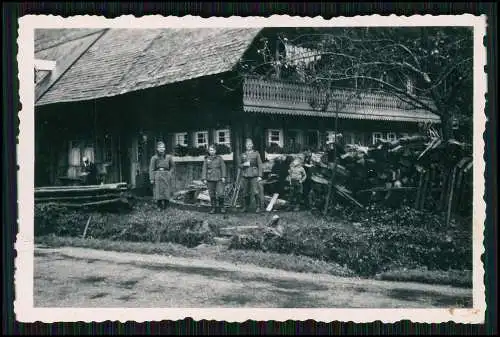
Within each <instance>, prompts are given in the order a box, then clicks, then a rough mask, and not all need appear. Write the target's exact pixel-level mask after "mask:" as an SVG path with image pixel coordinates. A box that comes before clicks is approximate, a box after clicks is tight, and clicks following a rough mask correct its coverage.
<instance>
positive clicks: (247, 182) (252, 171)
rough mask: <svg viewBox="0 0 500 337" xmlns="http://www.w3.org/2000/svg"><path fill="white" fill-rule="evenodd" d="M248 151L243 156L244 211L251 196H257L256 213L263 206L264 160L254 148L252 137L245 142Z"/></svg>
mask: <svg viewBox="0 0 500 337" xmlns="http://www.w3.org/2000/svg"><path fill="white" fill-rule="evenodd" d="M245 146H246V152H245V153H243V155H242V156H241V163H240V169H241V173H242V174H241V175H242V177H243V179H242V180H241V184H242V189H243V196H244V201H243V212H246V211H247V207H248V205H249V204H250V202H251V200H252V199H251V198H252V197H255V203H256V206H257V209H256V210H255V211H256V213H259V212H260V208H261V207H262V202H263V200H261V196H260V188H259V183H260V181H261V180H262V160H261V159H260V154H259V152H257V151H254V149H253V142H252V140H251V139H250V138H248V139H247V140H246V143H245Z"/></svg>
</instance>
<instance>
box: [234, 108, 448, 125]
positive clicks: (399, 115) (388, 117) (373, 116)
mask: <svg viewBox="0 0 500 337" xmlns="http://www.w3.org/2000/svg"><path fill="white" fill-rule="evenodd" d="M243 110H244V111H245V112H254V113H263V114H270V115H285V116H308V117H323V118H336V117H338V118H341V119H353V120H371V121H393V122H412V123H418V122H426V123H435V124H438V123H441V119H440V118H439V116H437V115H434V114H428V115H421V114H415V113H412V112H411V111H405V110H395V111H387V110H384V111H383V110H380V111H369V110H368V109H367V110H363V109H359V111H357V112H339V113H332V112H331V111H321V110H314V109H290V108H279V107H265V106H255V105H244V106H243Z"/></svg>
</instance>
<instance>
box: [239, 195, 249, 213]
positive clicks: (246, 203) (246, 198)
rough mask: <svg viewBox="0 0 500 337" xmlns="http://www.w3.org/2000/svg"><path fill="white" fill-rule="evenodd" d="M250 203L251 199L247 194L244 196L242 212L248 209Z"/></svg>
mask: <svg viewBox="0 0 500 337" xmlns="http://www.w3.org/2000/svg"><path fill="white" fill-rule="evenodd" d="M249 203H250V200H249V198H248V197H247V196H245V197H244V198H243V208H242V209H241V212H242V213H246V211H247V210H248V204H249Z"/></svg>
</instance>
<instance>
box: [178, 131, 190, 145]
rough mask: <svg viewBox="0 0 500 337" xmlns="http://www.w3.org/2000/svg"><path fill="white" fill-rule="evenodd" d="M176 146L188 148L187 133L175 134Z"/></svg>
mask: <svg viewBox="0 0 500 337" xmlns="http://www.w3.org/2000/svg"><path fill="white" fill-rule="evenodd" d="M175 145H180V146H188V134H187V132H181V133H176V134H175Z"/></svg>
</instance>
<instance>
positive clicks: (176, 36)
mask: <svg viewBox="0 0 500 337" xmlns="http://www.w3.org/2000/svg"><path fill="white" fill-rule="evenodd" d="M51 31H52V32H48V31H47V30H39V31H37V32H36V34H37V35H36V38H35V39H36V41H35V46H37V47H35V50H38V52H36V53H35V57H36V58H40V59H50V60H55V61H57V60H58V59H60V58H61V57H64V54H65V52H66V51H67V50H69V49H73V48H75V47H77V46H78V45H80V44H83V43H84V42H85V41H86V40H87V39H93V38H94V39H95V38H96V36H97V35H96V34H97V33H99V32H101V31H102V30H93V31H92V30H85V31H84V30H81V29H75V30H68V29H66V30H59V29H57V30H56V29H54V30H51ZM75 31H77V32H75ZM260 31H261V29H260V28H234V29H233V28H231V29H221V28H197V29H190V28H183V29H110V30H108V31H107V32H106V33H105V34H104V35H103V36H102V37H101V38H100V39H99V40H98V41H97V42H95V43H94V44H93V45H92V47H90V48H89V49H88V50H87V51H86V52H85V53H83V55H82V56H81V57H80V58H79V59H78V60H77V61H76V62H75V63H74V64H73V65H72V66H71V67H70V68H69V69H68V71H67V72H66V73H64V74H63V75H62V76H61V78H59V80H58V81H57V82H56V83H55V84H54V85H53V86H52V87H51V88H50V89H49V90H48V91H47V92H46V93H45V94H44V96H42V97H41V98H40V100H39V101H38V102H37V105H46V104H52V103H58V102H72V101H84V100H90V99H94V98H102V97H110V96H115V95H120V94H123V93H126V92H131V91H135V90H141V89H146V88H151V87H158V86H162V85H165V84H169V83H175V82H180V81H185V80H188V79H193V78H197V77H202V76H207V75H213V74H218V73H223V72H226V71H230V70H231V69H232V68H233V67H234V65H235V64H236V62H237V61H238V60H239V59H240V58H241V56H242V55H243V53H244V52H245V51H246V50H247V48H248V47H249V46H250V44H251V43H252V41H253V39H254V38H255V37H256V36H257V34H258V33H259V32H260ZM89 34H90V35H89ZM49 35H52V36H53V39H50V38H49V37H48V36H49ZM54 45H55V47H53V48H50V46H54Z"/></svg>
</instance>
